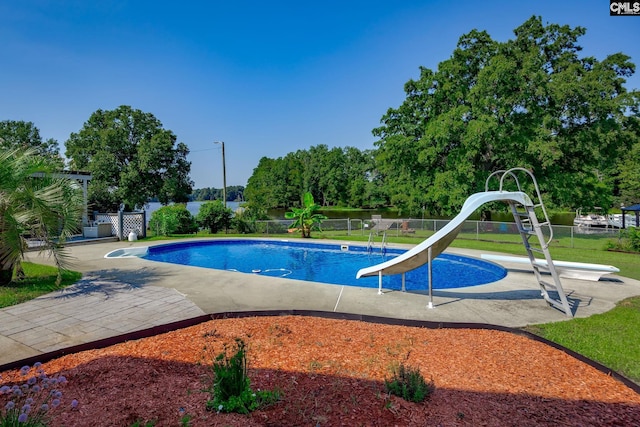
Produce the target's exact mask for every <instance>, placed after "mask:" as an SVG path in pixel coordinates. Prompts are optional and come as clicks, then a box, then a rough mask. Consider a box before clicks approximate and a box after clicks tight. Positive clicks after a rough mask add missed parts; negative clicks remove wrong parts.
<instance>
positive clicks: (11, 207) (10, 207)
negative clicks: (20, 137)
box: [0, 148, 83, 285]
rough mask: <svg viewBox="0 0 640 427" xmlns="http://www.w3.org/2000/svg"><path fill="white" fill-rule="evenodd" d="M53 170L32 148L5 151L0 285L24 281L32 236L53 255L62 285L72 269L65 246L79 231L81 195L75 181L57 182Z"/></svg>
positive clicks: (0, 181) (0, 186)
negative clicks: (65, 271)
mask: <svg viewBox="0 0 640 427" xmlns="http://www.w3.org/2000/svg"><path fill="white" fill-rule="evenodd" d="M52 171H53V170H52V168H51V163H50V161H48V160H47V159H45V158H43V157H41V156H39V155H37V153H36V150H35V149H33V148H31V149H27V150H16V149H12V150H6V149H4V148H0V285H7V284H8V283H9V282H11V279H12V276H13V274H14V273H15V274H16V276H17V277H21V276H22V274H23V273H22V268H21V260H22V259H23V257H24V251H25V250H26V248H27V244H26V238H27V237H30V238H33V239H36V240H38V241H39V242H41V246H39V248H40V250H43V251H48V252H49V253H50V254H51V255H52V257H53V259H54V261H55V263H56V266H57V267H58V278H57V281H56V283H57V284H59V283H60V281H61V270H63V269H65V268H66V267H67V266H68V261H69V259H68V256H67V254H66V252H65V248H64V242H65V239H66V238H68V237H69V236H71V235H72V234H74V233H75V232H77V231H78V230H79V228H80V224H81V221H82V219H81V218H82V211H83V199H82V191H81V189H80V187H79V185H77V183H76V182H75V181H73V180H69V179H67V178H56V177H53V175H51V172H52ZM35 173H39V176H38V177H35V176H34V174H35ZM40 175H41V176H40Z"/></svg>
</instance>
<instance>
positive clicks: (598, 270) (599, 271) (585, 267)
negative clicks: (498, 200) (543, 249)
mask: <svg viewBox="0 0 640 427" xmlns="http://www.w3.org/2000/svg"><path fill="white" fill-rule="evenodd" d="M480 258H482V259H486V260H488V261H498V262H512V263H516V264H530V263H531V262H530V260H529V258H524V257H518V256H507V255H493V254H481V255H480ZM535 263H536V264H537V265H539V266H541V267H543V268H548V266H549V265H548V264H547V261H546V260H544V259H536V261H535ZM553 265H555V267H556V270H557V271H558V274H560V276H561V277H566V278H568V279H580V280H590V281H593V282H597V281H598V280H600V278H601V277H602V276H604V275H605V274H613V273H619V272H620V269H619V268H617V267H614V266H612V265H604V264H589V263H584V262H571V261H555V260H554V261H553Z"/></svg>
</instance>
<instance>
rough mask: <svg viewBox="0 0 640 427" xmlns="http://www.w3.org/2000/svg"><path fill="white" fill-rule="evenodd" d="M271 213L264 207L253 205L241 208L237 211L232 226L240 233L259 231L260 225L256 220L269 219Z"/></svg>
mask: <svg viewBox="0 0 640 427" xmlns="http://www.w3.org/2000/svg"><path fill="white" fill-rule="evenodd" d="M268 219H269V215H267V213H266V212H265V211H264V209H260V208H257V207H255V206H252V205H248V206H246V207H244V206H243V207H242V208H240V209H239V210H238V211H236V214H235V216H234V217H233V219H232V221H231V224H232V227H233V228H234V229H235V230H236V231H237V232H238V233H240V234H250V233H257V232H258V227H257V224H256V222H257V221H262V220H268Z"/></svg>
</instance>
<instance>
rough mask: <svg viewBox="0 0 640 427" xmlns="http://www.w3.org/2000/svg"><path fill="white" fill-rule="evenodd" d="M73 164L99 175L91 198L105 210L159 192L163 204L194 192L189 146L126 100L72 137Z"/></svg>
mask: <svg viewBox="0 0 640 427" xmlns="http://www.w3.org/2000/svg"><path fill="white" fill-rule="evenodd" d="M66 148H67V151H66V156H67V157H68V158H70V159H71V166H72V168H78V169H83V170H88V171H89V172H91V174H92V176H93V179H92V180H91V182H90V184H89V199H90V201H91V202H92V203H93V204H94V206H95V208H96V209H99V210H116V209H117V208H118V207H119V206H120V204H124V205H125V209H127V210H129V209H131V208H135V207H138V208H140V207H142V206H144V205H145V204H146V203H147V202H148V201H149V199H151V198H153V197H157V198H158V200H159V201H160V202H161V203H163V204H168V203H169V202H171V201H174V202H178V203H184V202H186V201H188V196H189V194H191V186H192V182H191V181H190V179H189V172H190V170H191V163H190V162H188V161H187V159H186V157H187V155H188V154H189V149H188V147H187V146H186V145H185V144H183V143H178V144H176V136H175V135H174V134H173V132H171V131H170V130H166V129H163V127H162V123H161V122H160V121H159V120H158V119H156V118H155V117H154V116H153V115H152V114H150V113H144V112H142V111H140V110H135V109H132V108H131V107H129V106H126V105H123V106H120V107H118V108H117V109H115V110H112V111H103V110H97V111H96V112H94V113H93V114H92V115H91V117H90V118H89V120H88V121H87V122H85V124H84V125H83V127H82V129H81V130H80V131H79V132H78V133H72V134H71V136H70V137H69V139H68V140H67V142H66Z"/></svg>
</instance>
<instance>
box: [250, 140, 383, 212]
mask: <svg viewBox="0 0 640 427" xmlns="http://www.w3.org/2000/svg"><path fill="white" fill-rule="evenodd" d="M306 192H310V193H311V194H312V195H313V197H314V199H317V200H319V201H320V200H321V201H322V206H363V207H368V206H375V205H376V204H377V203H381V204H384V203H385V200H384V196H381V194H380V193H381V189H380V187H379V186H378V181H377V178H376V173H375V170H374V164H373V154H372V152H371V151H360V150H359V149H357V148H354V147H346V148H338V147H334V148H329V147H328V146H327V145H324V144H321V145H318V146H314V147H311V148H309V149H308V150H298V151H296V152H294V153H289V154H287V155H286V156H284V157H280V158H277V159H271V158H268V157H263V158H262V159H260V162H259V163H258V166H257V167H256V168H255V169H254V170H253V174H252V175H251V177H250V178H249V181H248V183H247V188H246V190H245V192H244V196H245V200H247V201H250V202H252V203H254V204H256V205H259V206H263V207H265V208H282V207H287V206H292V205H293V206H299V205H301V204H302V203H304V200H301V197H300V195H301V194H305V193H306ZM380 200H382V201H381V202H380Z"/></svg>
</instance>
